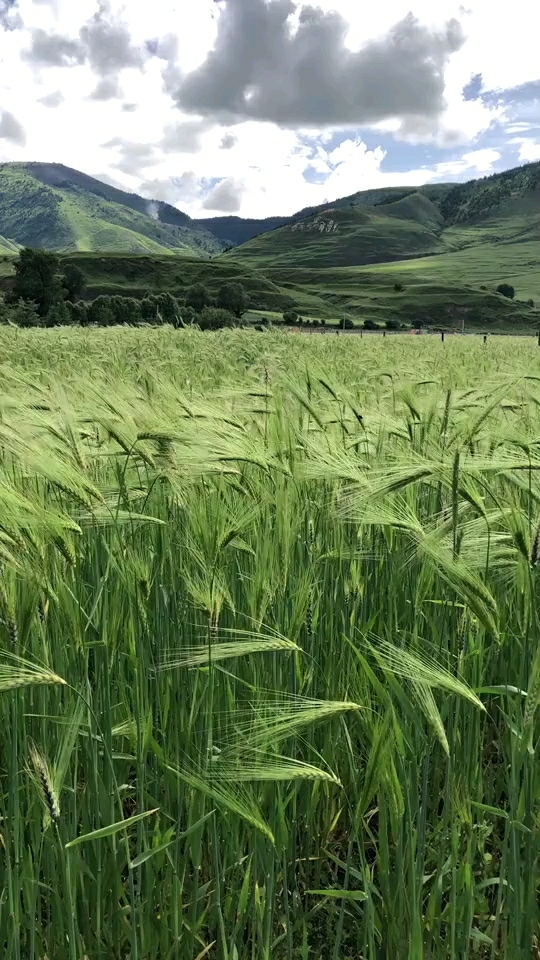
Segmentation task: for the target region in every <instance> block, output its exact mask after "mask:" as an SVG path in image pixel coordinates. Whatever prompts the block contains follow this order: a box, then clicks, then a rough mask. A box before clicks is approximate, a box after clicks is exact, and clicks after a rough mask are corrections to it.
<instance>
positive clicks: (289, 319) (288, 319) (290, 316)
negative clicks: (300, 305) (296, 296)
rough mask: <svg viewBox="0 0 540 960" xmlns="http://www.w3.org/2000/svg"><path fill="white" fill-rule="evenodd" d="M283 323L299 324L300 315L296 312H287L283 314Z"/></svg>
mask: <svg viewBox="0 0 540 960" xmlns="http://www.w3.org/2000/svg"><path fill="white" fill-rule="evenodd" d="M283 323H291V324H294V323H298V314H297V312H296V310H285V311H284V312H283Z"/></svg>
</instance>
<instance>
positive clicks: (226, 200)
mask: <svg viewBox="0 0 540 960" xmlns="http://www.w3.org/2000/svg"><path fill="white" fill-rule="evenodd" d="M244 191H245V185H244V183H243V182H242V181H238V180H235V179H234V178H233V177H227V178H226V179H225V180H222V181H221V183H218V184H216V186H215V187H214V189H213V190H211V191H210V193H209V194H208V196H207V197H206V198H205V200H204V202H203V207H204V209H205V210H219V211H220V212H221V213H238V211H239V210H240V207H241V205H242V196H243V194H244Z"/></svg>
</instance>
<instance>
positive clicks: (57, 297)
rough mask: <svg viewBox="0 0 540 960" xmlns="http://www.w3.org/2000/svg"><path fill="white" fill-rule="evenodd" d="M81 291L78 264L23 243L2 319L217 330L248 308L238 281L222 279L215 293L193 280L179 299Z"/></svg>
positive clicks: (46, 323)
mask: <svg viewBox="0 0 540 960" xmlns="http://www.w3.org/2000/svg"><path fill="white" fill-rule="evenodd" d="M85 293H86V278H85V276H84V274H83V272H82V270H80V268H79V267H77V266H76V265H75V264H67V265H66V266H64V267H63V268H62V266H61V263H60V259H59V257H58V255H57V254H55V253H53V252H51V251H48V250H34V249H32V248H29V247H26V248H24V249H23V250H21V252H20V254H19V258H18V260H17V262H16V264H15V280H14V283H13V287H12V289H11V290H10V291H9V292H8V293H7V295H6V297H5V298H4V300H3V301H0V321H1V322H4V323H6V322H11V323H14V324H16V325H17V326H21V327H39V326H42V327H56V326H69V325H77V326H88V325H90V324H92V325H96V326H101V327H108V326H113V325H115V324H129V325H132V326H136V325H137V324H141V323H146V324H156V325H159V324H171V325H172V326H174V327H182V326H187V325H189V324H192V323H197V324H198V326H200V327H201V328H202V329H203V330H216V329H219V328H221V327H231V326H234V325H235V324H236V323H238V322H239V321H240V320H241V318H242V316H243V314H244V313H245V312H246V310H247V308H248V306H249V297H248V295H247V293H246V290H245V289H244V287H243V285H242V284H241V283H236V282H229V283H224V284H223V285H222V286H221V287H220V289H219V291H218V293H217V296H215V297H213V296H212V295H211V293H210V291H209V290H208V288H207V287H206V286H205V285H204V284H203V283H195V284H193V285H192V286H191V287H189V288H188V289H187V290H186V293H185V295H184V296H182V297H175V296H173V295H172V294H171V293H159V294H148V295H147V296H145V297H144V298H142V299H140V300H138V299H136V298H134V297H124V296H105V295H102V296H98V297H96V298H95V299H93V300H87V299H83V298H84V296H85Z"/></svg>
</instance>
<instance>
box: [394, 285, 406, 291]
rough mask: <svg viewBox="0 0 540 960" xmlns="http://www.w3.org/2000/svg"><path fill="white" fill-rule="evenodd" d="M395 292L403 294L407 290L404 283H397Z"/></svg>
mask: <svg viewBox="0 0 540 960" xmlns="http://www.w3.org/2000/svg"><path fill="white" fill-rule="evenodd" d="M394 290H395V291H396V293H403V291H404V290H405V287H404V286H403V284H402V283H395V284H394Z"/></svg>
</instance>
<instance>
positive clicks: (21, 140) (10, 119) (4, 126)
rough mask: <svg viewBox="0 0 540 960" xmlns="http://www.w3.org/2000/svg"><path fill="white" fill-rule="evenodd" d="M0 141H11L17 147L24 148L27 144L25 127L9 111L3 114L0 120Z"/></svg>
mask: <svg viewBox="0 0 540 960" xmlns="http://www.w3.org/2000/svg"><path fill="white" fill-rule="evenodd" d="M0 140H9V141H10V143H14V144H15V146H17V147H24V145H25V143H26V133H25V130H24V127H23V125H22V124H21V123H19V121H18V120H17V118H16V117H14V116H13V114H12V113H10V112H9V110H5V111H4V112H3V113H2V119H1V120H0Z"/></svg>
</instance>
